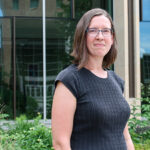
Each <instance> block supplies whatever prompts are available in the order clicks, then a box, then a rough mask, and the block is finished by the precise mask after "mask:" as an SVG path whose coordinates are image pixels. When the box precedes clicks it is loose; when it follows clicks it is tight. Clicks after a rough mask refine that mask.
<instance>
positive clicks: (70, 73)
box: [56, 64, 78, 80]
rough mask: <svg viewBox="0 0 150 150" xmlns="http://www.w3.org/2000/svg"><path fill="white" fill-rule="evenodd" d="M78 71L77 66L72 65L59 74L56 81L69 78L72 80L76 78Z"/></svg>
mask: <svg viewBox="0 0 150 150" xmlns="http://www.w3.org/2000/svg"><path fill="white" fill-rule="evenodd" d="M77 71H78V69H77V66H76V65H74V64H71V65H69V66H68V67H66V68H64V69H63V70H62V71H60V72H59V73H58V75H57V77H56V80H57V79H59V78H61V79H62V78H67V79H68V80H69V79H70V78H73V77H74V75H75V74H76V72H77Z"/></svg>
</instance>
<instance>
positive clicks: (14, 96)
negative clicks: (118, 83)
mask: <svg viewBox="0 0 150 150" xmlns="http://www.w3.org/2000/svg"><path fill="white" fill-rule="evenodd" d="M145 1H146V0H145ZM44 2H46V3H45V7H42V6H43V4H44ZM142 2H143V3H142ZM141 4H144V0H143V1H142V0H140V1H139V0H133V1H130V0H121V1H120V0H82V1H81V0H26V1H21V0H0V103H1V104H4V105H5V109H4V111H5V112H6V113H8V114H10V117H11V118H13V117H16V116H18V115H20V114H26V115H27V116H28V118H29V119H30V118H33V117H34V116H36V114H37V112H41V113H43V114H44V115H43V116H44V118H50V116H51V114H50V112H51V102H52V96H53V92H54V80H55V77H56V75H57V74H58V72H59V71H60V70H62V69H63V68H64V67H66V66H67V65H69V63H70V56H69V53H70V51H71V48H72V41H73V34H74V29H75V26H76V24H77V22H78V20H79V18H80V17H81V16H82V14H83V13H84V12H85V11H87V10H89V9H91V8H96V7H100V8H103V9H106V10H107V11H108V12H109V13H110V14H111V16H112V17H113V20H114V23H115V27H116V32H117V41H118V49H119V52H118V57H117V61H116V62H115V64H114V71H115V72H116V73H117V74H118V75H119V76H121V77H122V78H123V79H124V80H125V97H126V99H127V100H128V102H129V103H130V104H131V103H135V99H137V98H140V96H141V88H140V84H141V71H140V70H141V69H140V28H139V27H140V14H142V13H141V11H142V10H144V9H140V8H143V7H142V6H141ZM139 6H141V7H139ZM143 6H144V5H143ZM43 8H44V9H43ZM45 14H46V17H45V18H44V15H45ZM44 19H45V20H46V21H45V24H44V22H43V21H44ZM45 27H46V28H45ZM44 29H45V30H44ZM44 31H46V32H44ZM45 33H46V36H44V35H45ZM45 44H46V45H45ZM45 49H46V53H44V52H45V51H44V50H45ZM146 55H147V53H144V56H145V57H143V58H148V60H149V57H146ZM144 60H145V59H144ZM44 62H46V66H44ZM146 62H147V64H148V65H147V67H145V69H144V71H145V72H146V71H147V70H148V69H149V67H148V66H149V65H150V64H149V62H148V61H146ZM45 68H46V72H45ZM44 73H46V74H44ZM43 76H45V77H46V78H43ZM144 76H145V75H144ZM142 77H143V76H142ZM146 77H147V76H146ZM145 80H146V79H144V81H145ZM149 80H150V76H149V72H148V80H147V81H148V82H149ZM44 81H45V82H44ZM142 81H143V80H142ZM44 89H45V90H44ZM45 93H46V96H45Z"/></svg>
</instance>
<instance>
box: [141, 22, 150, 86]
mask: <svg viewBox="0 0 150 150" xmlns="http://www.w3.org/2000/svg"><path fill="white" fill-rule="evenodd" d="M149 26H150V22H141V23H140V33H141V35H140V36H141V37H140V47H141V51H140V57H141V77H142V79H141V80H142V83H144V84H147V83H150V44H149V41H150V29H149Z"/></svg>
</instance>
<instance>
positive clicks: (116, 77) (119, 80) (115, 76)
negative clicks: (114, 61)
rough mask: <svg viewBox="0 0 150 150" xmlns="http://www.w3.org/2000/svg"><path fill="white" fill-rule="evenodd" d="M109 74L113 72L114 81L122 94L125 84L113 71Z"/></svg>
mask: <svg viewBox="0 0 150 150" xmlns="http://www.w3.org/2000/svg"><path fill="white" fill-rule="evenodd" d="M111 72H113V75H114V78H115V80H116V81H117V83H118V85H119V87H120V88H121V91H122V93H124V84H125V82H124V80H123V79H122V78H120V77H119V76H118V75H117V74H116V73H115V72H114V71H111Z"/></svg>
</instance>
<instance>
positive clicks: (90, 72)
mask: <svg viewBox="0 0 150 150" xmlns="http://www.w3.org/2000/svg"><path fill="white" fill-rule="evenodd" d="M83 69H84V70H85V71H86V72H88V73H89V74H91V75H92V76H94V77H96V78H98V79H101V80H107V79H109V71H108V70H106V71H107V77H106V78H102V77H99V76H97V75H96V74H94V73H93V72H92V71H90V70H88V69H87V68H85V67H83Z"/></svg>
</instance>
